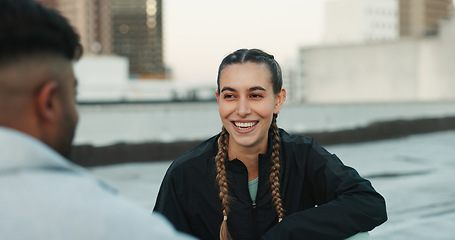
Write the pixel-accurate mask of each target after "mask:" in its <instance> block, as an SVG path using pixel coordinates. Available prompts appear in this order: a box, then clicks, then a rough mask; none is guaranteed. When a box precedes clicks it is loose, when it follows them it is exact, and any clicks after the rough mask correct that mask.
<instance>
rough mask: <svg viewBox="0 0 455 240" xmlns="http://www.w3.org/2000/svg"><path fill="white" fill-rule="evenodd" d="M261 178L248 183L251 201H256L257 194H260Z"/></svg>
mask: <svg viewBox="0 0 455 240" xmlns="http://www.w3.org/2000/svg"><path fill="white" fill-rule="evenodd" d="M258 185H259V177H257V178H255V179H253V180H251V181H249V182H248V189H249V190H250V196H251V200H253V201H256V194H257V193H258Z"/></svg>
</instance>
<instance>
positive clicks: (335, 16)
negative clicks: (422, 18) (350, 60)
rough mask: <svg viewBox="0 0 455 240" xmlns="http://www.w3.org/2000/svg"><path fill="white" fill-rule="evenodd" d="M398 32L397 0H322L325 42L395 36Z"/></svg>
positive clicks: (388, 38)
mask: <svg viewBox="0 0 455 240" xmlns="http://www.w3.org/2000/svg"><path fill="white" fill-rule="evenodd" d="M398 32H399V30H398V3H397V0H337V1H328V2H326V5H325V35H324V43H326V44H347V43H360V42H377V41H384V40H392V39H396V38H397V37H398Z"/></svg>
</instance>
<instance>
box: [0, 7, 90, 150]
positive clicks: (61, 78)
mask: <svg viewBox="0 0 455 240" xmlns="http://www.w3.org/2000/svg"><path fill="white" fill-rule="evenodd" d="M81 54H82V46H81V45H80V43H79V36H78V35H77V34H76V33H75V31H74V30H73V28H72V27H71V26H70V25H69V23H68V21H67V20H66V19H65V18H63V17H62V16H60V15H59V14H58V13H57V12H55V11H53V10H50V9H47V8H45V7H43V6H41V5H40V4H38V3H36V2H34V1H32V0H0V126H5V127H9V128H13V129H16V130H19V131H22V132H24V133H26V134H29V135H31V136H33V137H35V138H37V139H39V140H41V141H42V142H44V143H45V144H47V145H49V146H50V147H51V148H53V149H55V150H56V151H57V152H59V153H60V154H62V155H64V156H68V155H69V152H70V148H71V142H72V139H73V136H74V130H75V127H76V124H77V121H78V116H77V111H76V104H75V91H76V89H75V87H76V86H75V85H76V79H75V77H74V73H73V66H72V62H73V60H77V59H78V58H79V57H80V56H81Z"/></svg>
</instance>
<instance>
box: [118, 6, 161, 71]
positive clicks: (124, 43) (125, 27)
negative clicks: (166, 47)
mask: <svg viewBox="0 0 455 240" xmlns="http://www.w3.org/2000/svg"><path fill="white" fill-rule="evenodd" d="M111 4H112V22H113V33H114V34H113V36H114V41H113V44H114V52H115V53H116V54H118V55H120V56H126V57H128V58H129V60H130V73H131V74H134V75H137V76H138V77H145V78H147V77H151V78H165V67H164V62H163V27H162V0H112V3H111Z"/></svg>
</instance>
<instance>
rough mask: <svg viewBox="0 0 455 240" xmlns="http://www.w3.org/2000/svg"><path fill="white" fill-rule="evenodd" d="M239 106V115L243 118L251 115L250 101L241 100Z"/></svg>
mask: <svg viewBox="0 0 455 240" xmlns="http://www.w3.org/2000/svg"><path fill="white" fill-rule="evenodd" d="M238 103H239V104H238V106H237V114H238V115H239V116H241V117H244V116H246V115H248V114H250V113H251V108H250V103H249V102H248V99H240V101H239V102H238Z"/></svg>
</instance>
